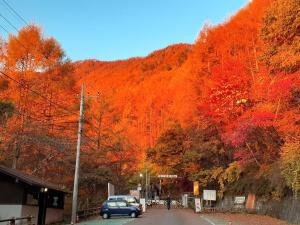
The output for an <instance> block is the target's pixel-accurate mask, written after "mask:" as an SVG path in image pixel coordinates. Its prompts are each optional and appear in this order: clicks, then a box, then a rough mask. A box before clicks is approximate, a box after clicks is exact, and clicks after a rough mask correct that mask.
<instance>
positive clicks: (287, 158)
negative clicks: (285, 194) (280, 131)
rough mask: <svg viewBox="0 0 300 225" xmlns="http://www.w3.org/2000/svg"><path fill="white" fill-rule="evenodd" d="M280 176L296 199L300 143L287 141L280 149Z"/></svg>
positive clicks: (298, 189) (299, 180)
mask: <svg viewBox="0 0 300 225" xmlns="http://www.w3.org/2000/svg"><path fill="white" fill-rule="evenodd" d="M281 162H282V175H283V176H284V178H285V180H286V183H287V185H288V186H289V187H290V188H291V189H292V190H293V192H294V197H295V198H297V197H298V194H299V192H300V142H299V141H288V142H286V143H285V144H284V146H283V147H282V155H281Z"/></svg>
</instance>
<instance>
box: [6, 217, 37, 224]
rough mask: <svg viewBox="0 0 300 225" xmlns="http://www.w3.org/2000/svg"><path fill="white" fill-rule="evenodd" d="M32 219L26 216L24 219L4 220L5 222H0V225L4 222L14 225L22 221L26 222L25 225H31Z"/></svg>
mask: <svg viewBox="0 0 300 225" xmlns="http://www.w3.org/2000/svg"><path fill="white" fill-rule="evenodd" d="M33 218H34V217H33V216H26V217H19V218H14V217H12V218H10V219H5V220H0V223H5V222H8V223H9V224H10V225H15V224H16V221H22V220H27V221H26V222H27V223H26V224H27V225H33V223H32V219H33Z"/></svg>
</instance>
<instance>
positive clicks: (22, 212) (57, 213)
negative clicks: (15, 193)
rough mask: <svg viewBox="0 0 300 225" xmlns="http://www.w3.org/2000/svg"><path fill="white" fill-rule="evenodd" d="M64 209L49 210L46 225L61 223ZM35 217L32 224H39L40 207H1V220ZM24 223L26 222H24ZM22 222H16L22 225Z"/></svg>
mask: <svg viewBox="0 0 300 225" xmlns="http://www.w3.org/2000/svg"><path fill="white" fill-rule="evenodd" d="M63 212H64V210H63V209H50V208H48V209H47V216H46V224H49V223H55V222H61V221H62V220H63ZM26 216H33V217H34V218H33V219H32V222H33V223H34V224H37V220H38V207H37V206H29V205H0V220H1V219H9V218H11V217H26ZM22 222H25V220H23V221H22ZM20 223H21V221H19V222H16V224H20Z"/></svg>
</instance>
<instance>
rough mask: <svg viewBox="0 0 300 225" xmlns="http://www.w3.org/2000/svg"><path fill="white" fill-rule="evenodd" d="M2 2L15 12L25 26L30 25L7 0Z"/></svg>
mask: <svg viewBox="0 0 300 225" xmlns="http://www.w3.org/2000/svg"><path fill="white" fill-rule="evenodd" d="M2 2H3V3H4V4H5V5H6V6H7V7H8V8H9V9H10V10H11V12H13V13H14V14H15V15H16V16H17V17H18V18H19V19H20V20H21V21H22V22H23V23H24V24H25V25H28V23H27V22H26V20H25V19H24V18H23V17H22V16H21V15H20V14H19V13H18V12H17V11H16V10H15V9H14V8H13V7H12V6H11V5H10V4H8V2H7V1H6V0H2Z"/></svg>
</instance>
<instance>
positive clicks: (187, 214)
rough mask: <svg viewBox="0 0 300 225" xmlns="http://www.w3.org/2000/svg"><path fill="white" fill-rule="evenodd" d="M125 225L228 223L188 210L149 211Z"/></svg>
mask: <svg viewBox="0 0 300 225" xmlns="http://www.w3.org/2000/svg"><path fill="white" fill-rule="evenodd" d="M126 225H228V222H224V221H221V220H216V219H212V218H211V217H208V216H205V215H199V214H195V213H194V212H193V211H192V210H189V209H171V210H167V209H150V210H148V212H147V213H145V214H143V215H142V217H141V218H137V219H135V220H133V221H132V222H129V223H126Z"/></svg>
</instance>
